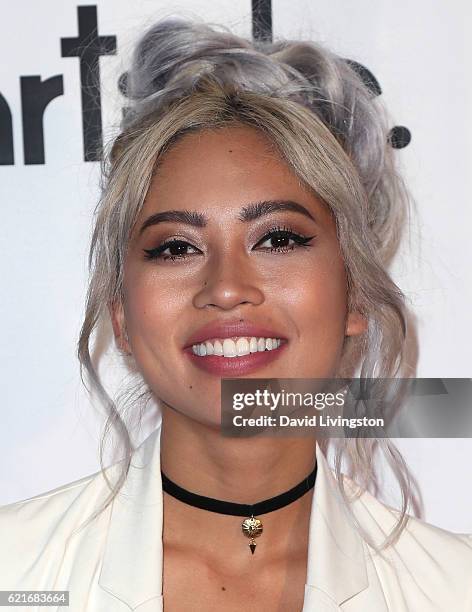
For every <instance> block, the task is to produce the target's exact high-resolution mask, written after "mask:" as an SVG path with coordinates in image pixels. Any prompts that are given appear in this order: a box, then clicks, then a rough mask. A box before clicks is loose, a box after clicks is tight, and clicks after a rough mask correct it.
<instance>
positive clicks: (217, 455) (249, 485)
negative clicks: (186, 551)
mask: <svg viewBox="0 0 472 612" xmlns="http://www.w3.org/2000/svg"><path fill="white" fill-rule="evenodd" d="M315 451H316V443H315V440H314V439H313V438H311V437H308V436H304V437H298V438H281V437H270V436H268V437H251V438H229V437H223V436H222V435H221V434H220V431H219V429H215V428H212V427H209V426H206V425H203V424H200V423H197V422H195V421H194V420H191V419H189V418H188V417H186V416H184V415H182V414H180V413H178V412H176V411H175V410H172V409H171V408H168V407H164V409H163V419H162V430H161V468H162V471H163V472H164V474H165V475H166V476H167V477H168V478H170V479H171V480H172V481H174V482H175V483H176V484H178V485H179V486H181V487H183V488H184V489H187V490H189V491H191V492H193V493H197V494H200V495H204V496H206V497H212V498H215V499H219V500H224V501H232V502H236V503H241V504H255V503H257V502H260V501H263V500H265V499H268V498H271V497H274V496H276V495H280V494H281V493H284V492H285V491H288V490H289V489H291V488H292V487H294V486H295V485H297V484H298V483H299V482H301V481H302V480H303V479H304V478H306V477H307V476H308V475H309V474H310V473H311V472H312V470H313V468H314V466H315V462H316V452H315ZM315 487H316V483H315ZM312 494H313V489H311V490H310V491H308V492H307V493H306V494H305V495H303V496H302V497H300V498H299V499H297V500H296V501H294V502H292V503H291V504H289V505H287V506H285V507H284V508H280V509H279V510H275V511H274V512H270V513H267V514H265V515H262V516H261V517H260V518H261V520H262V521H263V525H264V532H263V534H262V536H261V537H260V538H258V540H257V544H258V546H257V552H256V554H255V556H257V557H258V558H259V559H261V558H263V557H264V556H266V557H267V558H269V557H272V558H274V557H277V556H284V557H286V555H287V553H288V554H290V555H292V554H293V555H294V556H298V555H304V554H305V553H306V548H307V542H308V524H309V518H310V511H311V499H312ZM242 520H243V519H242V518H241V517H237V516H230V515H222V514H217V513H214V512H210V511H207V510H202V509H199V508H195V507H193V506H189V505H188V504H184V503H183V502H180V501H179V500H176V499H174V498H173V497H171V496H169V495H167V494H166V493H164V541H165V543H167V545H169V546H175V547H179V548H182V547H184V546H191V547H194V549H195V550H198V551H199V554H206V555H207V557H212V558H214V559H218V558H219V557H218V555H220V556H222V558H221V559H219V561H218V562H223V563H226V562H227V559H228V552H231V563H233V564H235V565H236V566H237V565H238V564H241V565H242V566H247V563H248V553H249V554H250V551H249V549H248V541H247V539H246V538H245V537H244V535H243V534H242V532H241V523H242ZM208 534H211V535H210V537H209V535H208Z"/></svg>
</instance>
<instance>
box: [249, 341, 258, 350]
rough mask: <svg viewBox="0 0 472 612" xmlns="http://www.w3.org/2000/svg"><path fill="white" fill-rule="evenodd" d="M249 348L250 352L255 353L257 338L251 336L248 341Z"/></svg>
mask: <svg viewBox="0 0 472 612" xmlns="http://www.w3.org/2000/svg"><path fill="white" fill-rule="evenodd" d="M249 350H250V351H251V353H257V338H254V337H252V338H251V340H250V342H249Z"/></svg>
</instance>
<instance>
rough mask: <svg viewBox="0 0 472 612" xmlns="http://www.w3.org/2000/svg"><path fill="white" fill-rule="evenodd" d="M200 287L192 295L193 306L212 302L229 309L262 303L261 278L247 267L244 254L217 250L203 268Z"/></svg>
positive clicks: (248, 264) (214, 304)
mask: <svg viewBox="0 0 472 612" xmlns="http://www.w3.org/2000/svg"><path fill="white" fill-rule="evenodd" d="M202 284H203V288H202V289H200V290H199V291H198V292H197V293H196V295H195V296H194V298H193V304H194V306H195V307H196V308H205V307H207V306H214V307H218V308H221V309H223V310H231V309H232V308H234V307H235V306H239V305H241V304H253V305H255V306H257V305H259V304H262V303H263V301H264V293H263V291H262V288H261V286H260V285H261V279H260V277H258V275H257V274H256V273H255V272H254V270H253V269H252V268H251V264H250V262H248V260H247V257H244V256H242V257H237V258H236V257H235V256H234V254H230V253H228V252H227V253H225V254H218V256H217V257H216V258H215V261H214V262H211V263H210V262H209V264H208V266H206V267H205V269H204V271H203V280H202Z"/></svg>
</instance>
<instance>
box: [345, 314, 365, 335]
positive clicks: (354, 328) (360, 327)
mask: <svg viewBox="0 0 472 612" xmlns="http://www.w3.org/2000/svg"><path fill="white" fill-rule="evenodd" d="M366 331H367V319H366V317H365V316H364V315H361V313H360V312H349V313H348V315H347V319H346V331H345V335H346V336H360V335H361V334H363V333H365V332H366Z"/></svg>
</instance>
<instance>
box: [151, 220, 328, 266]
mask: <svg viewBox="0 0 472 612" xmlns="http://www.w3.org/2000/svg"><path fill="white" fill-rule="evenodd" d="M315 237H316V236H314V235H313V236H304V235H302V234H300V233H298V232H295V231H293V230H292V229H291V228H290V227H287V226H285V225H284V226H282V227H281V226H279V225H276V226H273V227H272V228H271V229H269V230H268V231H266V233H265V235H264V236H263V237H262V238H261V239H260V240H259V241H258V242H257V243H256V244H255V247H257V246H258V245H260V244H263V243H264V242H266V241H268V240H270V241H273V240H275V241H278V242H280V241H282V242H285V241H288V242H290V241H293V243H294V244H292V245H285V244H283V245H280V244H277V245H275V246H274V245H271V246H270V247H264V248H263V249H262V251H263V252H264V251H265V252H270V253H288V252H291V251H294V250H296V249H298V248H302V247H304V248H309V247H311V246H312V245H311V244H309V242H310V240H312V239H313V238H315ZM255 247H254V248H255ZM188 248H192V249H194V250H196V251H199V249H197V248H196V247H194V246H193V245H192V244H190V242H188V241H187V240H183V239H179V238H170V239H168V240H165V241H164V242H163V243H162V244H160V245H158V246H156V247H154V248H152V249H143V252H144V254H145V255H144V257H145V259H146V260H161V261H176V260H182V259H187V258H188V257H191V256H192V254H190V253H182V252H177V253H175V252H174V253H172V252H171V251H172V250H173V251H178V250H180V251H182V250H185V249H188ZM167 250H169V254H165V251H167ZM200 252H201V251H200Z"/></svg>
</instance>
